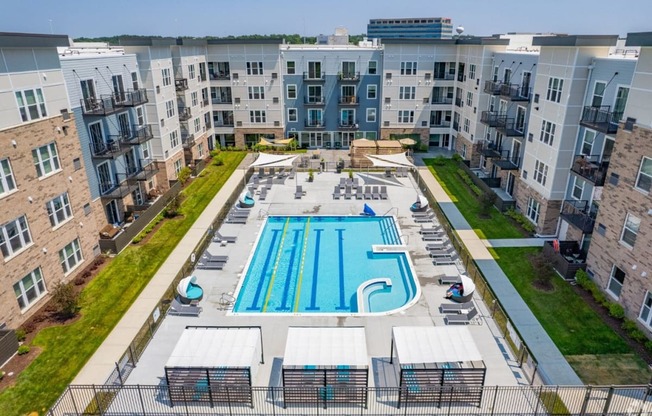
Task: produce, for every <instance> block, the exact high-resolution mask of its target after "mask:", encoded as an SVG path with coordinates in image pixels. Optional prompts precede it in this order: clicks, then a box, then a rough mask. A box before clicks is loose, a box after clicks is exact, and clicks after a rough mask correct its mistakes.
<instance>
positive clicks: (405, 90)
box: [398, 85, 417, 100]
mask: <svg viewBox="0 0 652 416" xmlns="http://www.w3.org/2000/svg"><path fill="white" fill-rule="evenodd" d="M416 93H417V87H415V86H414V85H404V86H401V87H399V88H398V99H399V100H414V97H416Z"/></svg>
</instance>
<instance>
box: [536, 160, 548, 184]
mask: <svg viewBox="0 0 652 416" xmlns="http://www.w3.org/2000/svg"><path fill="white" fill-rule="evenodd" d="M533 179H534V181H535V182H537V183H538V184H540V185H541V186H546V180H547V179H548V165H546V164H545V163H543V162H542V161H540V160H538V159H537V160H535V161H534V175H533Z"/></svg>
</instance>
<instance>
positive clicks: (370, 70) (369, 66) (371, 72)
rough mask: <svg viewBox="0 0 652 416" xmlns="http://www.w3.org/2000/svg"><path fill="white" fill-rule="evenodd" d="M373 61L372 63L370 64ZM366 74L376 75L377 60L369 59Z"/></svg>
mask: <svg viewBox="0 0 652 416" xmlns="http://www.w3.org/2000/svg"><path fill="white" fill-rule="evenodd" d="M372 62H373V65H372ZM372 66H373V68H372ZM367 74H369V75H378V61H369V62H368V64H367Z"/></svg>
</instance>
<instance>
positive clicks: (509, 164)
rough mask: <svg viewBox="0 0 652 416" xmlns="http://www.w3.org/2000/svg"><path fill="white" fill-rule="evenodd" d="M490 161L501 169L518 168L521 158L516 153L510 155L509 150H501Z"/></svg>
mask: <svg viewBox="0 0 652 416" xmlns="http://www.w3.org/2000/svg"><path fill="white" fill-rule="evenodd" d="M491 162H492V163H493V164H494V165H495V166H498V167H499V168H500V169H502V170H518V168H519V166H520V165H521V158H520V157H519V156H518V155H510V151H509V150H502V151H501V152H500V156H499V157H498V158H494V159H493V160H492V161H491Z"/></svg>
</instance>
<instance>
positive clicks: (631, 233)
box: [620, 214, 641, 247]
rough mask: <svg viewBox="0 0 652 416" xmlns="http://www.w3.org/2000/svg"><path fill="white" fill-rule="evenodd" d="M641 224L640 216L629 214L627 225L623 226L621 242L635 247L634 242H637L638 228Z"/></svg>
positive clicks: (626, 219)
mask: <svg viewBox="0 0 652 416" xmlns="http://www.w3.org/2000/svg"><path fill="white" fill-rule="evenodd" d="M640 226H641V219H640V218H638V217H635V216H633V215H632V214H627V218H625V225H624V226H623V232H622V234H621V235H620V242H621V243H624V244H626V245H627V246H629V247H634V244H636V235H637V234H638V229H639V227H640Z"/></svg>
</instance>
